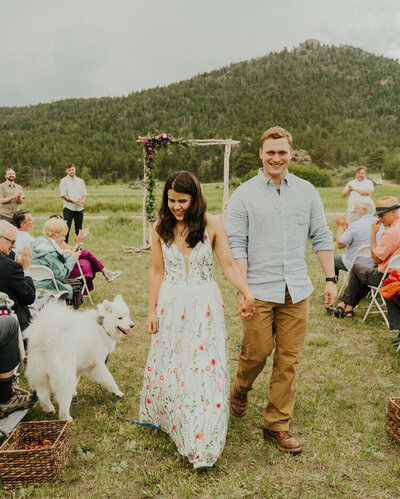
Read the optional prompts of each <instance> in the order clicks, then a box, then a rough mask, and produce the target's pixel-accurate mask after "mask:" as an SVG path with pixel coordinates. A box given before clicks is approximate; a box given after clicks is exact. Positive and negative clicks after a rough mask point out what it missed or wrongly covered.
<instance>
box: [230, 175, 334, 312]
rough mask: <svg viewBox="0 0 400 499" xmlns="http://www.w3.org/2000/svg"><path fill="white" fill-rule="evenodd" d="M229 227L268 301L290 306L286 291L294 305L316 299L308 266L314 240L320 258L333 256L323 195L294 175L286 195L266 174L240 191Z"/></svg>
mask: <svg viewBox="0 0 400 499" xmlns="http://www.w3.org/2000/svg"><path fill="white" fill-rule="evenodd" d="M226 227H227V232H228V239H229V244H230V247H231V250H232V253H233V256H234V257H235V258H247V261H248V269H247V281H248V283H249V286H250V288H251V290H252V291H253V293H254V296H255V297H256V298H258V299H259V300H263V301H270V302H274V303H284V302H285V288H286V286H287V288H288V291H289V293H290V296H291V298H292V301H293V303H297V302H299V301H301V300H303V299H304V298H307V297H308V296H309V295H310V294H311V293H312V291H313V286H312V284H311V281H310V278H309V277H308V275H307V265H306V262H305V250H306V247H307V240H308V238H310V240H311V243H312V250H313V252H314V253H315V252H317V251H320V250H333V235H332V232H331V230H330V229H329V228H328V226H327V223H326V218H325V214H324V210H323V206H322V201H321V198H320V196H319V194H318V191H317V190H316V188H315V187H314V186H313V185H312V184H311V183H310V182H307V181H306V180H303V179H301V178H299V177H296V176H295V175H292V174H291V173H289V172H287V173H286V175H285V177H284V178H283V180H282V182H281V185H280V193H278V191H277V190H276V187H275V185H274V183H273V181H272V180H271V179H269V178H267V177H265V175H264V174H263V171H262V169H260V170H259V172H258V175H257V176H255V177H253V178H252V179H250V180H248V181H247V182H245V183H244V184H242V185H240V186H239V187H238V188H237V189H236V191H235V192H234V193H233V194H232V196H231V198H230V201H229V205H228V210H227V217H226Z"/></svg>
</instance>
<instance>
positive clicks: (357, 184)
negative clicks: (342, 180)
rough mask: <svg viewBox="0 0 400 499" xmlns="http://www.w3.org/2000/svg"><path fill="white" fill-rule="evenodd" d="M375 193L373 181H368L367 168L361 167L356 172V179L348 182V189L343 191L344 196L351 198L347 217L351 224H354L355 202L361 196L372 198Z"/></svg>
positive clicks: (348, 201)
mask: <svg viewBox="0 0 400 499" xmlns="http://www.w3.org/2000/svg"><path fill="white" fill-rule="evenodd" d="M373 191H374V184H373V183H372V181H371V180H368V179H367V168H366V167H365V166H359V167H358V168H357V170H356V178H355V179H354V180H350V182H347V184H346V187H345V188H344V189H343V192H342V196H343V197H344V198H347V197H348V198H349V199H348V200H347V217H348V219H349V222H353V221H354V220H355V217H354V215H353V211H354V207H355V201H356V199H358V198H360V197H361V196H368V197H371V194H372V193H373Z"/></svg>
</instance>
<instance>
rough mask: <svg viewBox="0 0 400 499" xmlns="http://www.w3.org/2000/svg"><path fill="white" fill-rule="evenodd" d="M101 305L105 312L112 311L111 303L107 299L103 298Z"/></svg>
mask: <svg viewBox="0 0 400 499" xmlns="http://www.w3.org/2000/svg"><path fill="white" fill-rule="evenodd" d="M102 305H103V307H104V310H105V311H106V312H112V306H111V303H110V302H109V301H108V300H104V301H103V303H102Z"/></svg>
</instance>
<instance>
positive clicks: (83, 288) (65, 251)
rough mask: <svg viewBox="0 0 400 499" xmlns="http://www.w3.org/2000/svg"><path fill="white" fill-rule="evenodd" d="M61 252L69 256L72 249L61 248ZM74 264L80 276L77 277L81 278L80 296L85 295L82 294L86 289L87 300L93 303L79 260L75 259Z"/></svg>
mask: <svg viewBox="0 0 400 499" xmlns="http://www.w3.org/2000/svg"><path fill="white" fill-rule="evenodd" d="M62 252H63V253H64V255H65V256H70V255H71V254H72V251H71V250H62ZM76 265H77V266H78V269H79V273H80V276H79V277H77V279H82V282H83V286H82V296H83V297H84V298H85V296H86V295H84V294H83V292H84V291H86V293H87V296H88V297H89V301H90V303H91V304H92V305H94V303H93V300H92V297H91V295H90V291H89V288H88V285H87V282H86V277H85V276H84V274H83V270H82V267H81V264H80V263H79V260H76Z"/></svg>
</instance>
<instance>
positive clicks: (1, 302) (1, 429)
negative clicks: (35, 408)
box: [0, 293, 29, 439]
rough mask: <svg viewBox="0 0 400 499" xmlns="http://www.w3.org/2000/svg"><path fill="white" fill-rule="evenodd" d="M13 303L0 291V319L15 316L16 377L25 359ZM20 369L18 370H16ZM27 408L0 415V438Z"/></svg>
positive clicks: (15, 424)
mask: <svg viewBox="0 0 400 499" xmlns="http://www.w3.org/2000/svg"><path fill="white" fill-rule="evenodd" d="M13 305H14V302H13V301H12V300H11V299H10V298H9V297H8V295H7V294H6V293H0V321H1V320H2V319H1V316H3V315H11V316H12V317H14V318H15V320H16V321H17V323H18V330H19V333H18V334H19V341H18V347H19V353H20V363H19V365H18V366H17V368H16V369H15V372H14V374H15V377H16V378H17V379H18V377H19V376H21V374H24V371H25V369H24V359H25V348H24V342H23V340H22V334H21V328H20V327H19V322H18V319H17V316H16V315H15V313H14V311H13V309H12V306H13ZM18 370H20V372H18ZM28 411H29V409H21V410H19V411H14V412H12V413H11V414H9V415H8V416H6V417H3V418H2V417H1V416H0V439H1V438H7V437H8V436H9V435H10V433H11V432H12V431H13V429H14V428H15V427H16V426H17V424H18V423H19V422H20V421H21V420H22V419H23V418H24V417H25V415H26V414H27V412H28Z"/></svg>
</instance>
